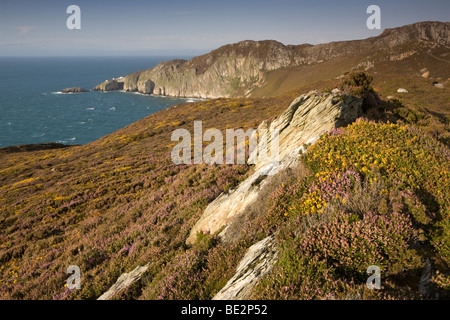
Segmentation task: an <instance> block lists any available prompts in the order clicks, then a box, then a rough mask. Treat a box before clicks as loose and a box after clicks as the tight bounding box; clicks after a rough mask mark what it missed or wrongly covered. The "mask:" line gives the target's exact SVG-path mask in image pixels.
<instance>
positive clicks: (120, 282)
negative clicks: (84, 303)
mask: <svg viewBox="0 0 450 320" xmlns="http://www.w3.org/2000/svg"><path fill="white" fill-rule="evenodd" d="M149 266H150V264H149V263H147V264H146V265H145V266H137V267H136V268H135V269H134V270H133V271H131V272H129V273H124V274H122V275H121V276H120V277H119V279H117V281H116V283H115V284H114V285H113V286H112V287H111V288H109V290H108V291H106V292H105V293H104V294H102V295H101V296H100V297H99V298H98V299H97V300H110V299H112V298H113V297H114V295H115V294H117V293H119V292H120V291H122V290H124V289H126V288H128V287H129V286H130V285H132V284H133V283H135V282H136V281H138V280H139V279H140V278H141V277H142V274H143V273H144V272H145V271H147V269H148V267H149Z"/></svg>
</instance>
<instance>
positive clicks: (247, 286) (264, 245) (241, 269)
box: [213, 236, 278, 300]
mask: <svg viewBox="0 0 450 320" xmlns="http://www.w3.org/2000/svg"><path fill="white" fill-rule="evenodd" d="M277 259H278V249H277V248H276V246H275V239H274V236H270V237H267V238H265V239H264V240H261V241H260V242H258V243H256V244H254V245H253V246H251V247H250V248H249V249H248V250H247V253H246V254H245V256H244V258H243V259H242V260H241V262H240V263H239V266H238V267H237V269H236V273H235V275H234V276H233V278H231V279H230V280H229V281H228V283H227V284H226V285H225V287H223V288H222V290H220V291H219V292H218V293H217V294H216V295H215V296H214V297H213V300H246V299H249V298H250V296H251V293H252V289H253V288H254V287H255V285H256V284H257V283H258V281H259V280H260V279H261V278H262V277H263V276H265V275H266V274H267V273H268V272H269V271H270V270H272V267H273V265H274V264H275V262H276V261H277Z"/></svg>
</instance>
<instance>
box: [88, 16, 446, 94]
mask: <svg viewBox="0 0 450 320" xmlns="http://www.w3.org/2000/svg"><path fill="white" fill-rule="evenodd" d="M449 26H450V23H449V22H419V23H416V24H412V25H407V26H403V27H400V28H394V29H386V30H385V31H384V32H383V33H382V34H381V35H379V36H377V37H372V38H368V39H364V40H355V41H339V42H332V43H327V44H319V45H314V46H313V45H309V44H303V45H284V44H282V43H280V42H277V41H273V40H266V41H249V40H247V41H242V42H239V43H235V44H230V45H225V46H223V47H220V48H218V49H216V50H213V51H211V52H210V53H208V54H205V55H202V56H198V57H195V58H192V59H191V60H189V61H186V60H172V61H164V62H161V63H160V64H158V65H157V66H155V67H154V68H151V69H148V70H144V71H138V72H135V73H132V74H129V75H127V76H125V77H122V78H118V79H113V80H108V81H105V82H104V83H102V84H99V85H97V86H95V87H94V90H98V91H111V90H125V91H132V92H135V91H137V92H141V93H145V94H154V95H166V96H175V97H197V98H218V97H243V96H250V95H251V94H252V93H253V92H254V90H255V89H256V88H259V87H261V86H262V85H266V84H267V83H266V81H267V75H268V73H270V72H271V71H274V70H283V69H287V70H289V69H292V68H299V67H302V66H310V65H315V64H321V63H324V62H326V61H331V60H333V61H335V60H336V62H337V60H338V59H341V60H342V59H346V64H343V68H344V66H347V65H355V66H356V65H357V64H361V63H363V64H366V65H370V64H371V63H372V64H373V62H374V61H375V60H376V59H387V60H389V59H391V60H392V61H394V60H395V57H399V56H402V54H404V53H406V52H407V53H408V55H413V54H414V53H415V52H417V51H423V50H427V49H429V48H434V47H439V46H444V47H448V45H449V43H450V35H449Z"/></svg>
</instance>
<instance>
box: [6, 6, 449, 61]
mask: <svg viewBox="0 0 450 320" xmlns="http://www.w3.org/2000/svg"><path fill="white" fill-rule="evenodd" d="M70 5H77V6H78V7H79V8H80V10H81V19H80V22H81V23H80V26H81V29H79V30H76V29H74V30H69V29H68V28H67V26H66V21H67V19H68V18H69V17H70V14H68V13H66V10H67V7H68V6H70ZM370 5H378V6H379V7H380V9H381V30H369V29H368V28H367V26H366V21H367V19H368V18H369V16H370V14H367V13H366V10H367V8H368V7H369V6H370ZM449 16H450V1H449V0H427V1H415V0H397V1H396V0H392V1H384V0H371V1H366V0H348V1H336V0H334V1H332V0H316V1H314V0H313V1H302V0H271V1H267V0H222V1H217V0H166V1H164V0H159V1H153V0H146V1H144V0H129V1H126V0H120V1H117V0H108V1H100V0H69V1H67V0H39V1H38V0H0V56H105V55H107V56H130V55H131V56H133V55H192V56H194V55H198V54H203V53H207V52H209V51H211V50H213V49H215V48H218V47H220V46H222V45H225V44H228V43H235V42H238V41H242V40H267V39H271V40H277V41H280V42H282V43H284V44H303V43H310V44H318V43H326V42H331V41H340V40H354V39H363V38H368V37H372V36H377V35H379V34H380V33H381V32H382V31H383V30H384V29H386V28H393V27H400V26H402V25H406V24H411V23H415V22H419V21H427V20H431V21H450V19H449Z"/></svg>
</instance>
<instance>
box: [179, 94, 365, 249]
mask: <svg viewBox="0 0 450 320" xmlns="http://www.w3.org/2000/svg"><path fill="white" fill-rule="evenodd" d="M361 106H362V99H360V98H356V97H353V96H346V95H339V94H333V93H326V94H321V93H319V92H317V91H311V92H309V93H308V94H304V95H301V96H300V97H298V98H297V99H295V100H294V101H293V102H292V103H291V105H290V106H289V107H288V108H287V109H286V110H285V111H284V112H283V114H282V115H281V116H280V117H278V118H277V119H275V120H274V121H273V122H272V123H270V124H269V129H270V130H266V133H265V134H263V135H262V136H261V139H260V141H261V143H260V144H259V146H258V150H261V149H262V148H264V147H265V145H266V144H267V146H271V145H272V138H273V136H271V135H270V132H271V130H278V132H279V135H278V142H279V143H278V146H279V147H278V151H279V152H278V155H279V156H278V161H274V159H273V158H272V159H271V158H270V157H268V158H263V159H259V155H258V154H256V153H253V154H251V155H250V157H249V160H248V161H249V163H256V164H255V173H254V174H253V175H251V176H250V177H249V178H247V179H246V180H244V181H243V182H242V183H241V184H239V186H238V187H237V188H236V189H233V190H230V191H229V192H228V193H223V194H221V195H220V196H219V197H217V198H216V199H215V200H214V201H213V202H211V203H210V204H209V205H208V206H207V207H206V209H205V211H204V213H203V215H202V216H201V217H200V219H199V220H198V221H197V223H196V224H195V226H194V227H193V228H192V230H191V233H190V235H189V237H188V239H187V240H186V243H187V244H193V243H194V242H195V241H196V239H197V233H198V232H205V233H207V232H209V233H216V232H218V231H219V230H220V229H221V228H223V227H227V226H229V225H231V224H232V223H233V222H234V221H236V219H238V218H239V217H241V216H242V215H243V214H245V213H246V211H247V209H248V208H249V207H250V206H251V205H252V204H254V203H255V201H258V196H259V193H260V191H261V190H262V188H263V187H264V185H265V184H266V183H267V181H268V179H267V177H268V176H271V175H273V174H274V173H276V172H278V171H280V170H284V169H286V168H292V167H295V166H296V164H297V161H298V158H299V152H300V151H301V150H302V151H304V145H305V144H309V143H313V142H314V141H315V140H317V139H318V138H319V137H320V135H321V134H323V133H325V132H327V131H329V130H331V129H334V128H336V127H341V126H345V125H347V124H349V123H351V122H353V121H355V120H356V119H357V118H358V117H359V116H360V115H361ZM266 125H267V124H266V123H265V122H263V123H262V124H261V125H260V127H264V126H266ZM255 159H256V160H255ZM227 230H228V228H226V229H225V230H224V231H222V232H221V233H220V237H221V238H222V240H223V241H233V239H231V238H232V237H233V236H232V235H230V234H234V233H228V232H227Z"/></svg>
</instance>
